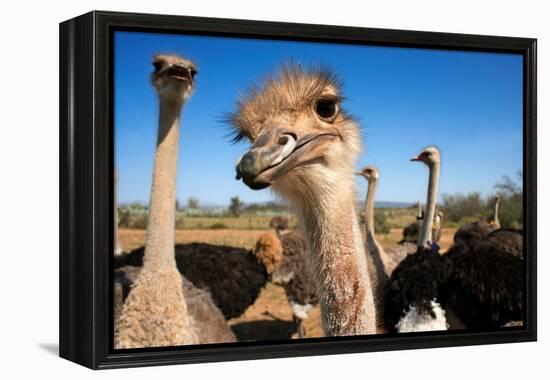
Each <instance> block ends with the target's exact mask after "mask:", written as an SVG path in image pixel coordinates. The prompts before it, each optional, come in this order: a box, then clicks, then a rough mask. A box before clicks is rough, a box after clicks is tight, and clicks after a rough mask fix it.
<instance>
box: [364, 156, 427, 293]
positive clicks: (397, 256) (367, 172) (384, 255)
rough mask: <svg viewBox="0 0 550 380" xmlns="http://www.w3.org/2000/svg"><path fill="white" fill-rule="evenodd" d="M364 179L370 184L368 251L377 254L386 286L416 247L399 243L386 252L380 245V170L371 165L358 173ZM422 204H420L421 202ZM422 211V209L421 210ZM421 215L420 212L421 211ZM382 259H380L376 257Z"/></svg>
mask: <svg viewBox="0 0 550 380" xmlns="http://www.w3.org/2000/svg"><path fill="white" fill-rule="evenodd" d="M356 174H357V175H360V176H362V177H364V178H365V179H366V180H367V182H368V191H367V197H366V201H365V212H364V213H365V215H366V222H367V223H366V225H365V226H366V230H365V232H366V233H365V236H366V243H367V245H368V246H367V249H368V251H369V252H371V253H377V254H376V255H374V256H373V258H374V263H373V264H374V266H375V267H376V272H377V273H379V275H378V276H377V277H378V278H379V279H380V280H381V284H385V283H386V281H387V280H388V276H389V275H390V274H391V273H392V272H393V270H394V269H395V267H396V266H397V265H398V264H399V263H400V262H401V261H402V260H403V259H404V258H405V257H406V256H407V255H408V254H411V253H414V252H416V245H413V244H411V243H409V242H403V241H401V242H399V244H397V245H396V246H394V247H391V248H390V249H387V250H384V248H383V247H382V246H381V245H380V243H378V241H377V240H376V235H375V224H374V204H375V197H376V189H377V187H378V180H379V178H380V173H379V171H378V169H377V168H376V167H375V166H373V165H371V166H367V167H365V168H363V169H362V170H361V171H360V172H358V173H356ZM419 204H420V202H419ZM419 210H420V208H419ZM419 215H420V211H419ZM377 256H378V257H380V259H378V258H376V257H377Z"/></svg>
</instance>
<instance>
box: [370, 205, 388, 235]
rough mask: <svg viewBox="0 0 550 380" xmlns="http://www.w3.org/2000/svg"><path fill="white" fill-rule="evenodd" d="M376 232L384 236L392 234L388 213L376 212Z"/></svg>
mask: <svg viewBox="0 0 550 380" xmlns="http://www.w3.org/2000/svg"><path fill="white" fill-rule="evenodd" d="M374 230H375V231H376V233H378V234H384V235H385V234H387V233H389V232H390V225H389V223H388V221H387V218H386V213H385V212H384V211H382V210H374Z"/></svg>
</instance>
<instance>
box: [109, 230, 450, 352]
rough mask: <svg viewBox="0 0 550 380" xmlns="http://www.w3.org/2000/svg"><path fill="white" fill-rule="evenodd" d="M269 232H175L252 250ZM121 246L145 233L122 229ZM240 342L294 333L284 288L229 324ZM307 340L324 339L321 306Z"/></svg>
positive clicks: (444, 243) (180, 239) (391, 238)
mask: <svg viewBox="0 0 550 380" xmlns="http://www.w3.org/2000/svg"><path fill="white" fill-rule="evenodd" d="M264 232H268V230H176V242H177V243H191V242H204V243H210V244H224V245H231V246H237V247H244V248H249V249H251V248H253V247H254V245H255V243H256V240H257V239H258V237H259V236H260V235H261V234H262V233H264ZM454 232H455V230H454V229H445V228H444V229H443V231H442V235H441V240H440V245H441V250H442V251H443V252H445V251H446V250H447V249H448V248H449V247H450V246H451V244H452V241H453V235H454ZM119 234H120V235H119V236H120V244H121V245H122V248H123V249H124V250H125V251H129V250H132V249H134V248H137V247H140V246H142V245H143V244H144V242H145V231H144V230H130V229H121V230H120V231H119ZM378 239H379V241H380V243H381V244H382V245H383V246H384V248H389V247H391V246H392V245H394V244H397V242H398V241H399V240H400V239H401V229H392V230H391V231H390V233H389V234H387V235H380V236H378ZM229 324H230V325H231V326H232V328H233V331H234V332H235V335H236V336H237V338H238V340H239V341H245V340H277V339H288V338H290V337H291V336H292V334H293V333H294V331H293V324H292V313H291V310H290V306H289V305H288V302H287V300H286V297H285V293H284V290H283V288H281V287H279V286H277V285H273V284H271V283H269V284H268V285H267V286H266V287H265V288H264V289H263V290H262V292H261V293H260V296H259V297H258V299H257V300H256V302H255V303H254V304H253V305H252V306H251V307H249V308H248V310H247V311H246V312H245V313H244V314H243V315H241V316H240V317H238V318H233V319H231V320H230V321H229ZM305 331H306V337H308V338H313V337H321V336H323V331H322V328H321V319H320V311H319V306H316V307H315V308H314V309H313V310H312V311H311V313H310V315H309V318H308V319H307V321H306V322H305Z"/></svg>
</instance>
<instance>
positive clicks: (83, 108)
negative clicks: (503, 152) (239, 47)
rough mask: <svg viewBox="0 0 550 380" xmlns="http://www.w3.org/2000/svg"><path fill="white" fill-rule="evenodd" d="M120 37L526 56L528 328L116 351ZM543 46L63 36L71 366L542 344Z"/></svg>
mask: <svg viewBox="0 0 550 380" xmlns="http://www.w3.org/2000/svg"><path fill="white" fill-rule="evenodd" d="M115 30H126V31H148V32H161V33H185V34H197V35H216V36H234V37H241V38H263V39H276V40H294V41H318V42H323V41H324V42H333V43H341V44H359V45H361V44H365V45H382V46H402V47H421V48H431V49H445V50H470V51H484V52H512V53H519V54H522V55H523V58H524V60H523V62H524V66H523V136H524V139H523V144H524V145H523V152H524V156H523V173H524V176H523V178H524V179H523V181H524V183H523V185H524V247H525V259H524V265H525V276H524V279H525V288H524V289H525V290H526V293H525V306H526V315H525V320H524V325H523V326H522V327H515V328H510V329H506V330H500V331H492V332H475V331H459V332H457V331H454V332H453V331H447V332H439V333H410V334H403V335H397V336H380V335H379V336H362V337H342V338H318V339H317V338H314V339H307V340H300V341H276V342H241V343H234V344H218V345H201V346H189V347H185V346H183V347H173V348H168V349H166V348H164V349H155V348H151V349H136V350H124V351H115V350H113V348H112V347H113V344H112V335H113V334H112V331H113V326H112V318H111V316H112V314H111V313H112V310H111V306H112V304H113V302H112V297H113V295H112V283H111V276H112V275H111V273H112V270H111V268H112V262H111V261H112V246H113V244H112V241H113V223H114V221H113V218H112V215H113V213H112V211H113V209H112V207H113V177H114V173H113V171H114V167H113V162H114V158H113V145H114V144H113V136H114V132H113V129H114V128H113V104H112V100H113V85H112V84H113V50H112V40H113V38H112V37H113V33H114V31H115ZM536 47H537V41H536V39H531V38H513V37H497V36H481V35H466V34H449V33H432V32H417V31H403V30H386V29H371V28H358V27H343V26H326V25H308V24H294V23H280V22H263V21H248V20H229V19H216V18H202V17H186V16H166V15H151V14H136V13H118V12H104V11H93V12H90V13H87V14H84V15H82V16H79V17H76V18H73V19H71V20H68V21H65V22H62V23H61V24H60V57H59V58H60V68H59V70H60V101H59V104H60V109H59V113H60V156H59V161H60V184H59V185H60V199H59V200H60V210H59V213H60V257H59V259H60V262H59V266H60V279H59V281H60V290H59V293H60V295H59V299H60V321H59V323H60V337H59V340H60V356H61V357H63V358H66V359H68V360H71V361H74V362H76V363H79V364H81V365H84V366H86V367H89V368H93V369H102V368H118V367H131V366H149V365H161V364H183V363H198V362H211V361H229V360H243V359H261V358H277V357H288V356H306V355H326V354H341V353H351V352H367V351H384V350H402V349H416V348H430V347H447V346H461V345H479V344H495V343H512V342H528V341H535V340H536V338H537V297H536V296H537V294H536V291H537V288H536V283H537V281H536V278H537V273H536V268H537V246H536V242H537V158H536V157H537V152H536V148H537V144H536V135H537V133H536V126H537V102H536V99H537V80H536V72H537V67H536V65H537V60H536Z"/></svg>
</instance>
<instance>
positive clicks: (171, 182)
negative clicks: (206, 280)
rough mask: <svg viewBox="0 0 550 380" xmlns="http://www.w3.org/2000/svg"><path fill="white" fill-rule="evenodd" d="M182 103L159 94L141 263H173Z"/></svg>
mask: <svg viewBox="0 0 550 380" xmlns="http://www.w3.org/2000/svg"><path fill="white" fill-rule="evenodd" d="M182 106H183V103H180V102H168V101H166V100H163V99H162V98H161V100H160V115H159V128H158V136H157V148H156V152H155V161H154V167H153V181H152V185H151V201H150V208H149V220H148V224H147V240H146V244H145V255H144V263H143V265H144V267H152V266H160V267H163V266H170V267H175V265H176V264H175V254H174V234H175V231H174V228H175V217H176V214H175V213H176V175H177V163H178V146H179V133H180V125H179V124H180V123H179V122H180V113H181V108H182Z"/></svg>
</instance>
